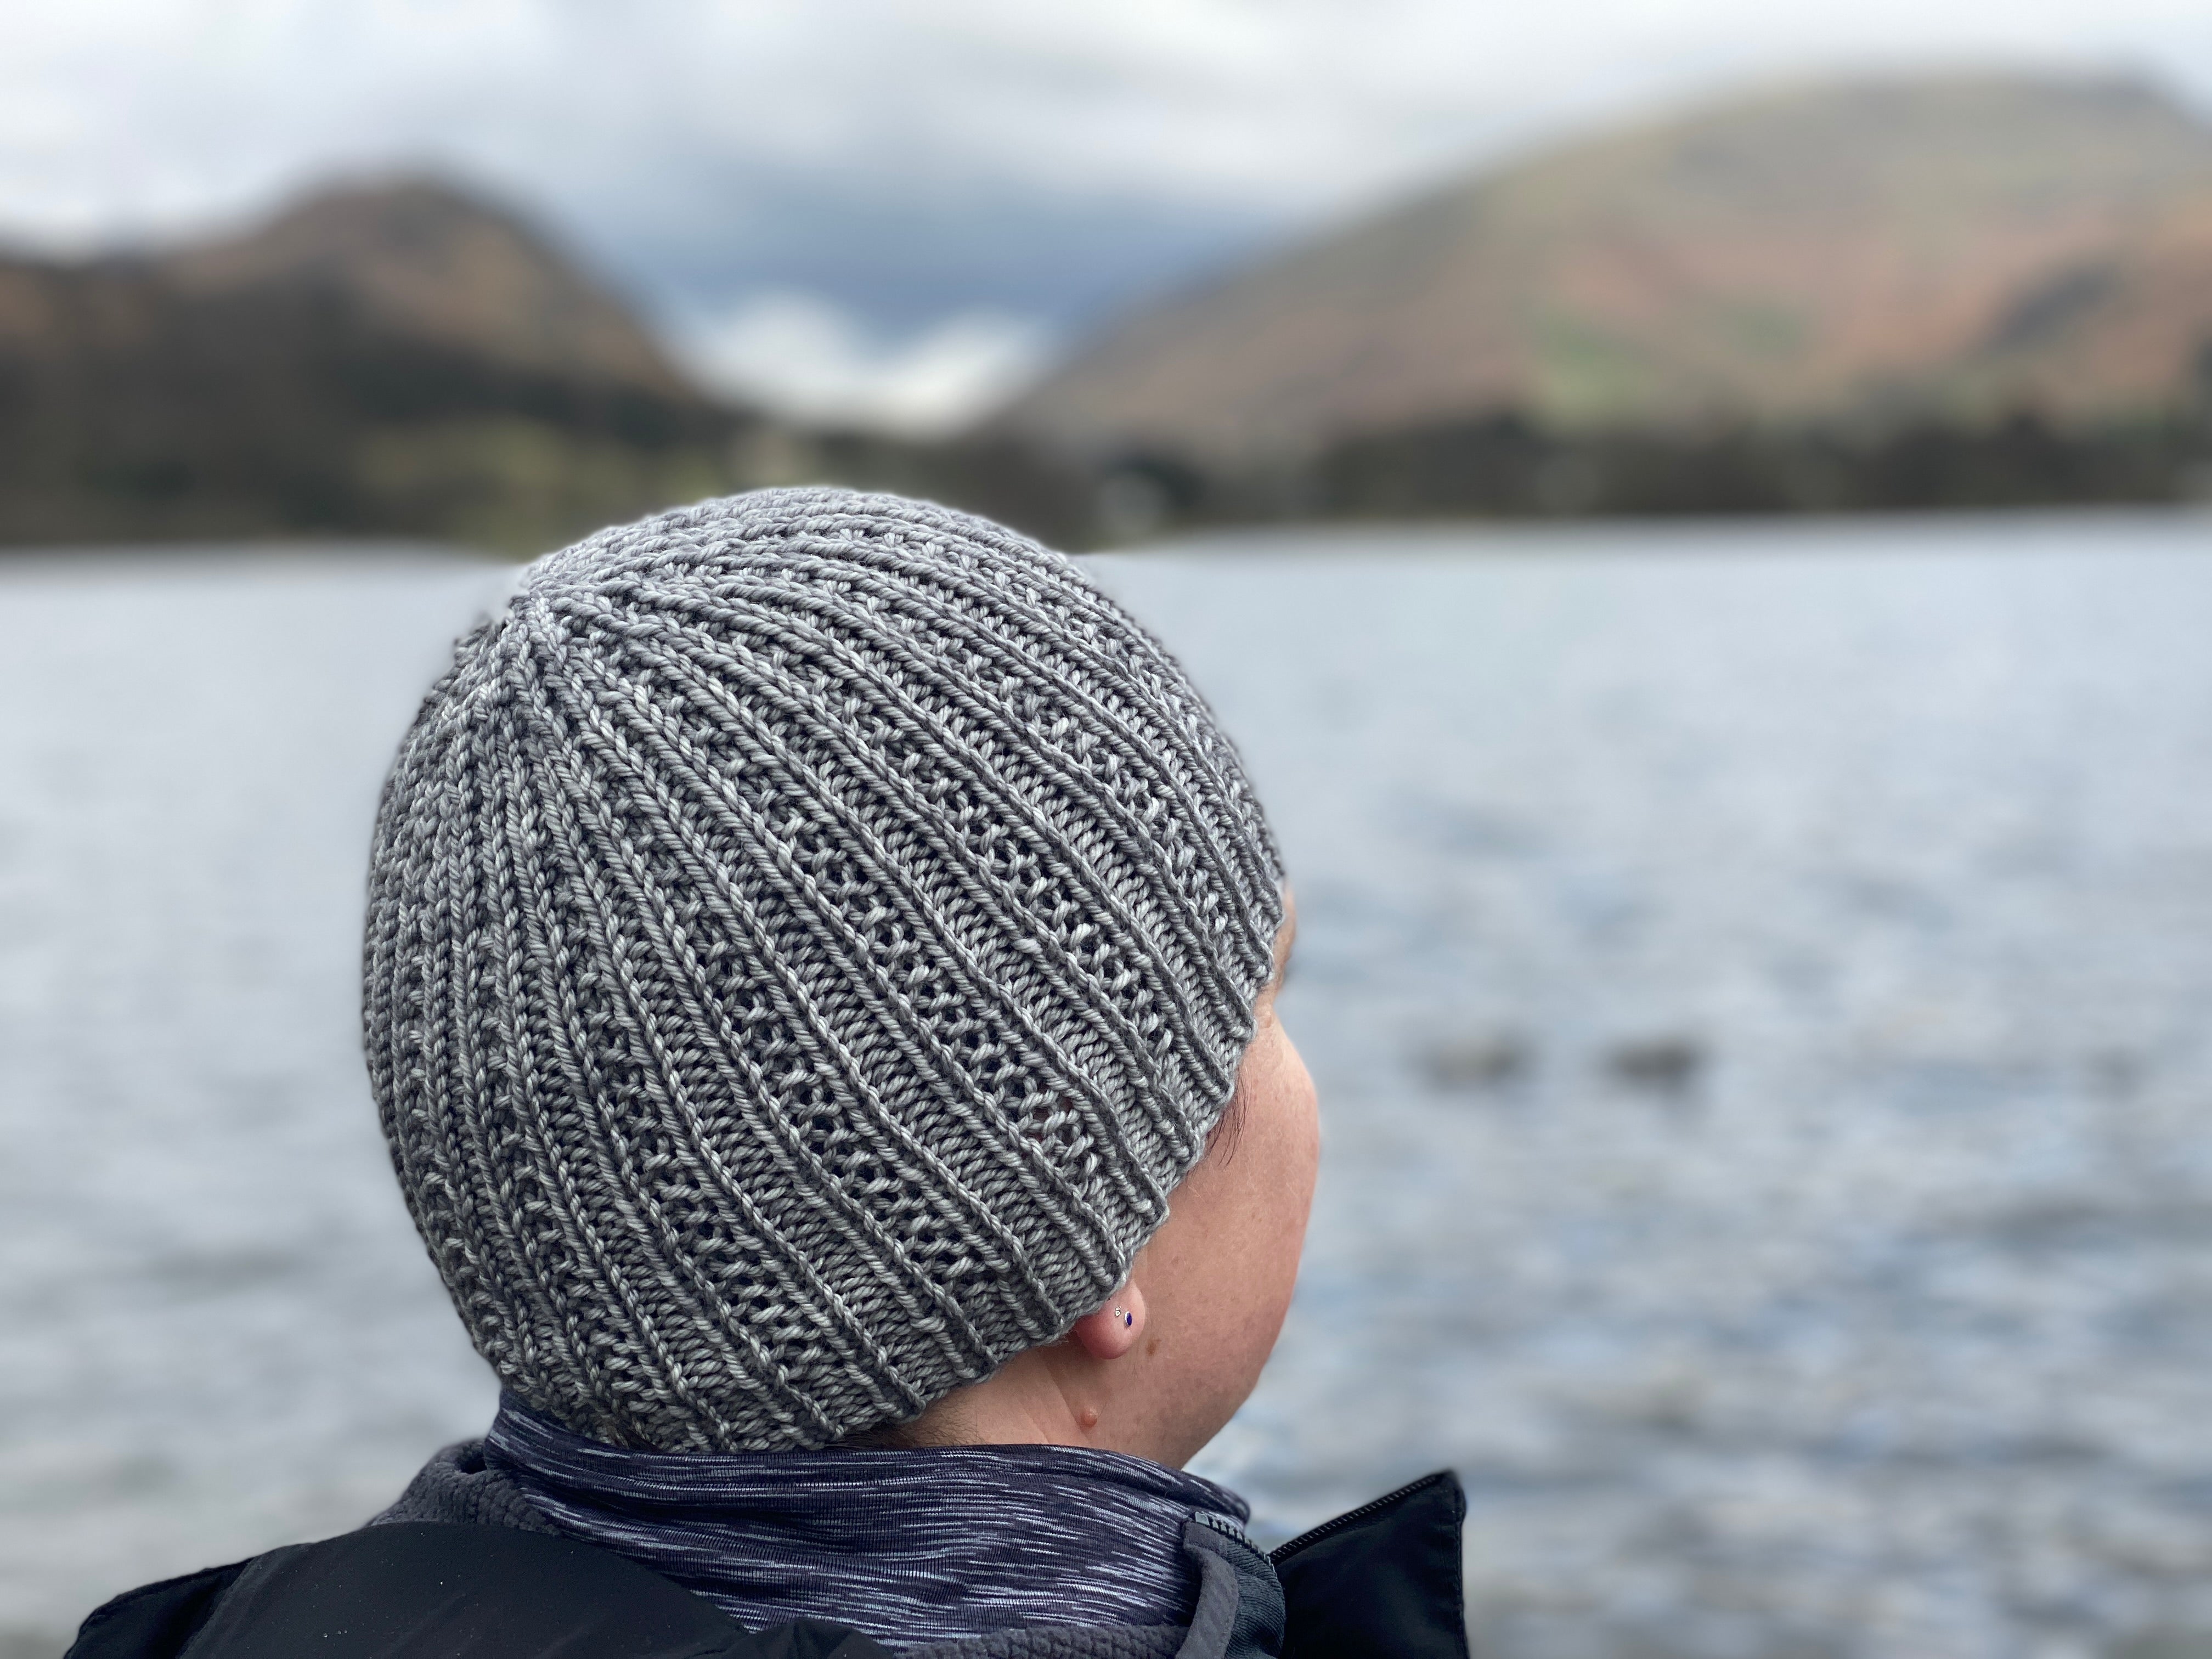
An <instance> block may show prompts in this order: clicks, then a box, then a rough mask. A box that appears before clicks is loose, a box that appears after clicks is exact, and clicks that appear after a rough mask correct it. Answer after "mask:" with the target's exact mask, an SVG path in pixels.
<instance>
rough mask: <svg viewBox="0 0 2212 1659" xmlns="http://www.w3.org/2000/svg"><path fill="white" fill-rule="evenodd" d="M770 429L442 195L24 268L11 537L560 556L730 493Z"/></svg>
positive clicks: (410, 182) (320, 200)
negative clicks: (389, 537) (334, 542)
mask: <svg viewBox="0 0 2212 1659" xmlns="http://www.w3.org/2000/svg"><path fill="white" fill-rule="evenodd" d="M749 423H750V417H748V416H744V414H742V413H741V412H738V411H733V410H729V409H726V408H725V407H722V406H721V405H719V404H715V403H714V402H713V401H712V400H710V399H709V398H707V397H706V396H705V395H703V394H702V392H699V391H697V390H696V388H694V387H693V386H691V385H690V383H688V382H687V381H686V380H684V378H683V377H682V376H681V375H679V374H678V373H677V372H676V370H675V369H674V368H671V366H670V364H669V362H668V361H667V359H666V358H665V356H663V355H662V353H661V351H660V349H659V347H658V346H657V345H656V344H655V343H654V342H653V339H652V337H651V336H650V335H648V334H647V332H646V331H645V330H644V329H643V328H642V327H641V325H639V324H638V323H637V321H636V320H635V319H634V318H633V317H632V316H631V315H630V313H629V312H628V311H627V310H626V309H625V308H624V307H623V305H622V304H621V302H620V301H617V299H616V298H615V297H614V296H613V295H611V294H610V293H608V292H607V291H606V290H605V289H602V288H601V287H600V286H599V284H598V283H595V282H594V281H593V280H592V278H591V277H589V276H587V275H586V274H585V273H583V272H582V271H581V270H579V269H578V267H577V266H576V265H575V264H574V263H573V262H571V261H570V260H569V259H568V258H567V257H566V256H565V255H564V254H562V252H560V251H559V250H558V249H557V248H556V246H554V245H553V243H552V242H551V241H550V240H549V239H548V238H546V237H545V236H544V235H543V234H540V233H539V232H538V231H537V230H535V229H534V228H532V227H531V226H530V225H529V224H528V223H527V222H526V221H524V220H523V219H521V218H520V217H519V216H516V215H514V214H513V213H512V212H511V211H509V210H506V209H504V208H502V207H500V206H497V205H495V204H492V203H490V202H488V201H486V200H484V199H483V198H482V197H477V196H476V195H474V194H473V193H471V192H469V191H464V190H461V189H459V188H457V187H455V186H453V185H449V184H446V183H443V182H440V181H435V180H427V179H398V180H393V181H390V182H386V183H383V184H377V185H347V186H344V187H341V188H337V189H333V190H330V191H323V192H320V193H318V194H316V195H313V196H311V197H307V198H306V199H304V200H302V201H300V202H298V203H296V204H293V205H292V206H290V207H289V208H288V209H286V210H283V211H282V212H280V213H279V214H277V215H276V216H275V217H274V218H272V219H271V220H270V221H269V222H267V223H265V224H264V225H261V226H259V227H258V228H253V229H251V230H249V231H246V232H244V233H242V234H236V235H233V236H228V237H226V238H223V239H222V240H216V241H210V242H204V243H200V244H197V245H194V246H185V247H181V248H177V249H173V250H170V251H167V252H155V253H147V254H137V255H125V256H111V257H108V258H99V259H94V260H90V261H85V262H80V263H64V262H58V261H52V260H41V259H35V258H21V257H15V258H0V540H4V541H14V542H19V543H20V542H25V541H40V540H52V541H74V540H83V539H101V538H118V537H121V538H173V537H179V536H182V537H207V536H233V535H250V534H258V533H267V532H286V531H317V530H347V531H357V530H374V531H398V532H419V533H424V534H434V535H446V536H459V537H464V538H475V539H489V540H495V541H502V542H507V543H509V544H517V545H523V546H530V545H543V544H547V543H548V542H549V541H550V540H554V539H558V538H563V537H565V536H566V535H568V534H572V533H574V531H575V530H576V529H578V528H590V527H592V526H593V525H596V524H599V523H603V522H605V521H606V520H608V519H610V518H613V517H617V516H622V515H624V514H627V513H635V512H640V511H643V510H645V509H647V508H648V507H656V506H660V505H665V503H666V502H668V501H671V500H680V499H684V498H685V496H686V495H703V494H707V493H709V492H710V491H711V490H712V489H715V488H717V487H720V485H721V484H722V483H723V480H724V477H725V474H726V470H727V468H726V458H727V452H728V449H729V446H730V443H731V441H732V437H733V435H736V434H738V433H739V432H740V431H742V430H743V429H744V428H746V427H747V426H748V425H749Z"/></svg>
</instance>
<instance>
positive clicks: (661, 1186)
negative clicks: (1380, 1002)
mask: <svg viewBox="0 0 2212 1659" xmlns="http://www.w3.org/2000/svg"><path fill="white" fill-rule="evenodd" d="M1279 882H1280V868H1279V860H1278V859H1277V857H1276V854H1275V851H1274V848H1273V843H1272V842H1271V841H1270V839H1269V837H1268V835H1267V829H1266V826H1265V823H1264V822H1263V820H1262V819H1261V813H1260V810H1259V807H1258V805H1257V804H1256V802H1255V799H1254V798H1253V795H1252V793H1251V790H1250V788H1249V786H1248V784H1247V782H1246V781H1245V778H1244V775H1243V771H1242V770H1241V769H1240V767H1239V765H1238V763H1237V757H1236V755H1235V753H1234V751H1233V750H1231V747H1230V745H1229V744H1228V743H1227V741H1226V740H1225V738H1223V737H1222V735H1221V734H1220V733H1219V732H1218V731H1217V730H1216V728H1215V726H1214V724H1213V721H1212V717H1211V716H1210V714H1208V712H1207V710H1206V706H1205V704H1204V702H1202V701H1201V699H1200V697H1199V696H1198V694H1197V693H1196V692H1195V691H1194V690H1193V689H1192V687H1191V685H1190V684H1189V683H1188V680H1187V679H1186V678H1184V676H1183V674H1182V671H1181V670H1180V669H1179V668H1178V667H1177V666H1176V663H1175V662H1174V661H1173V660H1172V659H1170V657H1169V656H1168V654H1167V653H1166V652H1165V651H1164V650H1163V649H1162V647H1160V646H1159V645H1158V643H1157V642H1156V641H1153V640H1152V637H1151V636H1150V635H1147V634H1146V632H1145V631H1144V630H1143V629H1141V628H1139V627H1138V626H1137V625H1136V624H1135V623H1133V622H1132V621H1131V620H1130V619H1129V618H1128V617H1127V616H1126V615H1124V614H1123V613H1122V612H1121V611H1120V610H1119V609H1117V608H1116V607H1115V605H1113V604H1112V603H1111V602H1110V601H1109V600H1108V599H1105V598H1103V596H1102V595H1101V594H1099V593H1098V592H1097V591H1096V590H1095V589H1094V588H1092V587H1091V586H1090V585H1089V584H1088V583H1087V582H1086V581H1085V580H1084V579H1083V578H1082V577H1081V576H1079V574H1077V573H1076V571H1075V569H1074V568H1073V565H1072V564H1071V563H1070V562H1068V561H1067V560H1066V559H1065V558H1062V557H1061V556H1059V555H1057V554H1054V553H1049V552H1047V551H1046V550H1043V549H1042V548H1040V547H1038V546H1036V545H1035V544H1032V543H1030V542H1029V541H1026V540H1024V539H1023V538H1020V537H1018V536H1016V535H1013V534H1012V533H1011V532H1007V531H1005V530H1002V529H1000V528H999V527H998V526H994V525H991V524H988V523H986V522H984V521H982V520H977V519H974V518H970V517H968V516H966V515H964V514H962V513H953V512H950V511H947V510H945V509H944V508H941V507H931V506H927V505H923V504H920V503H916V502H913V501H902V500H900V499H897V498H896V497H890V496H883V495H853V494H848V493H846V492H842V491H835V490H819V489H808V490H766V491H761V492H757V493H756V494H753V495H739V496H735V497H732V498H731V499H728V500H726V501H709V502H707V503H705V504H703V505H702V506H699V507H690V508H686V509H684V510H682V511H679V512H674V513H665V514H664V515H662V516H660V517H659V518H655V519H651V520H646V521H644V522H642V523H640V524H636V525H632V526H625V527H622V528H618V529H614V530H609V531H605V532H601V533H600V534H599V535H597V536H594V537H592V538H590V539H589V540H586V541H585V542H582V543H580V544H578V545H576V546H574V547H572V548H569V549H568V550H565V551H563V552H560V553H556V554H553V555H550V556H547V557H545V558H544V559H541V560H540V561H538V563H536V564H535V565H533V566H532V567H531V568H530V569H529V570H528V571H527V572H526V574H525V576H524V579H523V580H522V582H521V585H520V588H519V590H518V591H517V592H516V593H515V594H514V596H513V598H512V599H510V600H509V601H508V602H507V605H506V606H505V607H504V609H503V610H502V611H501V612H500V613H499V614H497V615H495V617H492V618H491V619H490V620H489V621H488V622H486V623H483V625H481V626H480V627H478V628H477V629H476V630H475V631H474V632H473V633H471V634H470V635H468V636H466V637H465V639H463V640H462V641H460V643H459V646H458V647H456V652H455V657H454V661H453V667H452V668H451V669H450V670H449V671H447V674H446V675H445V677H444V678H442V679H441V680H440V681H439V682H438V684H436V685H435V687H434V688H433V689H432V690H431V692H430V695H429V696H428V699H427V700H426V701H425V702H424V703H423V705H422V710H421V712H420V714H418V715H417V716H416V720H415V723H414V726H412V728H411V729H410V732H409V733H408V735H407V737H406V738H405V740H404V743H403V744H402V746H401V749H400V752H399V756H398V760H397V761H396V762H395V763H394V765H393V768H392V775H391V778H390V780H389V781H388V782H387V783H386V787H385V792H384V797H383V801H382V805H381V806H380V811H379V813H378V818H377V825H376V835H375V842H374V853H373V855H372V862H371V869H370V883H369V886H370V892H369V908H368V939H367V950H366V971H365V980H366V994H365V1000H364V1002H365V1025H366V1033H367V1048H368V1060H369V1072H370V1078H371V1082H372V1085H373V1087H374V1093H375V1096H376V1101H377V1106H378V1110H379V1113H380V1117H381V1120H382V1122H383V1127H384V1132H385V1135H386V1140H387V1141H388V1143H389V1145H390V1147H391V1151H392V1162H393V1164H394V1167H395V1168H396V1170H398V1176H399V1181H400V1185H401V1188H402V1189H403V1190H404V1194H405V1195H406V1199H407V1203H408V1206H409V1208H410V1212H412V1214H413V1216H414V1218H415V1222H416V1227H417V1228H418V1229H419V1230H420V1231H421V1233H422V1238H423V1241H424V1243H426V1245H427V1246H428V1249H429V1252H430V1255H431V1256H432V1258H433V1259H434V1260H435V1262H436V1263H437V1266H438V1270H439V1272H440V1273H441V1275H442V1276H443V1278H444V1279H445V1282H446V1286H447V1290H448V1291H449V1292H450V1293H451V1295H452V1297H453V1303H454V1305H455V1307H456V1308H457V1309H459V1312H460V1315H461V1317H462V1320H463V1321H464V1322H465V1324H466V1325H467V1327H468V1329H469V1334H470V1336H471V1340H473V1341H474V1342H475V1344H476V1346H477V1352H480V1353H481V1354H483V1357H484V1358H485V1359H486V1360H487V1361H488V1362H489V1364H490V1365H491V1366H492V1369H493V1370H495V1371H496V1372H497V1373H498V1375H499V1377H500V1379H501V1383H504V1384H505V1386H506V1387H507V1389H510V1390H511V1391H512V1392H513V1393H514V1394H515V1395H519V1396H520V1398H521V1399H522V1400H523V1401H525V1402H526V1403H527V1404H528V1405H530V1406H531V1407H534V1408H535V1409H537V1410H538V1411H539V1412H541V1413H544V1414H546V1415H548V1416H550V1417H552V1418H554V1419H556V1420H558V1421H560V1422H562V1423H564V1424H566V1425H568V1426H569V1427H571V1428H573V1429H574V1430H576V1431H579V1432H581V1433H584V1434H587V1435H591V1436H593V1437H597V1438H599V1439H602V1440H605V1441H609V1442H611V1443H616V1444H618V1445H629V1446H635V1447H651V1448H658V1449H665V1450H725V1451H738V1450H769V1449H780V1448H792V1447H805V1446H816V1445H821V1444H824V1443H829V1442H830V1441H833V1440H836V1439H838V1438H841V1437H844V1436H846V1435H848V1434H851V1433H854V1432H856V1431H860V1430H863V1429H866V1428H869V1427H872V1426H875V1425H881V1424H884V1423H887V1422H891V1421H896V1420H899V1419H904V1418H907V1417H909V1416H911V1415H913V1414H914V1413H916V1412H917V1411H919V1410H920V1409H921V1407H924V1406H926V1405H927V1404H928V1403H929V1402H930V1401H933V1400H934V1399H936V1398H938V1397H939V1396H940V1395H943V1394H945V1393H946V1392H947V1391H949V1390H950V1389H953V1388H955V1387H957V1386H958V1385H959V1384H961V1383H966V1382H969V1381H973V1380H975V1379H976V1378H979V1377H981V1376H985V1375H987V1373H988V1372H989V1371H991V1370H993V1369H994V1367H995V1366H996V1365H997V1364H999V1363H1000V1362H1001V1361H1002V1360H1004V1359H1005V1358H1007V1357H1008V1356H1010V1355H1012V1354H1013V1353H1015V1352H1019V1351H1020V1350H1022V1349H1024V1348H1028V1347H1031V1346H1036V1345H1037V1344H1039V1343H1043V1342H1048V1341H1051V1340H1054V1339H1056V1338H1058V1337H1059V1336H1060V1335H1062V1334H1065V1333H1066V1330H1067V1329H1068V1328H1069V1327H1070V1326H1071V1325H1073V1323H1074V1322H1075V1321H1076V1320H1077V1319H1079V1318H1080V1317H1081V1316H1083V1315H1085V1313H1088V1312H1090V1311H1091V1310H1093V1309H1094V1308H1097V1306H1099V1305H1100V1304H1102V1303H1103V1301H1104V1300H1105V1299H1106V1297H1109V1295H1110V1294H1111V1293H1112V1291H1114V1289H1115V1286H1117V1285H1119V1284H1121V1281H1122V1279H1124V1277H1125V1276H1126V1275H1127V1272H1128V1269H1129V1267H1130V1263H1131V1261H1132V1259H1133V1256H1134V1255H1135V1254H1136V1251H1137V1249H1138V1247H1139V1245H1140V1244H1141V1243H1143V1242H1144V1241H1145V1239H1146V1237H1149V1236H1150V1235H1151V1233H1152V1231H1153V1230H1154V1229H1155V1228H1157V1227H1158V1225H1159V1224H1160V1222H1161V1221H1162V1220H1163V1219H1164V1218H1165V1216H1166V1213H1167V1201H1168V1194H1169V1192H1170V1189H1171V1188H1173V1187H1174V1186H1175V1185H1176V1182H1179V1181H1181V1180H1182V1177H1183V1176H1185V1175H1186V1174H1187V1173H1188V1171H1189V1170H1190V1169H1191V1168H1192V1166H1193V1165H1194V1164H1195V1163H1196V1162H1197V1160H1198V1158H1199V1157H1200V1153H1201V1152H1203V1150H1204V1146H1205V1140H1206V1134H1207V1133H1208V1131H1209V1130H1210V1129H1211V1128H1212V1126H1213V1124H1214V1122H1215V1121H1216V1120H1217V1119H1218V1116H1219V1115H1220V1113H1221V1111H1222V1109H1223V1108H1224V1106H1225V1104H1226V1103H1227V1101H1228V1099H1229V1097H1230V1095H1231V1090H1232V1088H1233V1086H1234V1083H1235V1075H1236V1071H1237V1063H1238V1060H1239V1059H1240V1057H1241V1055H1242V1054H1243V1049H1244V1048H1245V1046H1246V1044H1247V1043H1248V1042H1249V1041H1250V1039H1251V1037H1252V1035H1253V1006H1254V1003H1255V999H1256V997H1257V995H1258V993H1259V992H1260V990H1261V987H1262V986H1263V985H1264V983H1265V981H1266V980H1267V975H1268V971H1269V963H1270V956H1271V951H1272V946H1273V939H1274V934H1275V930H1276V928H1277V927H1278V926H1279V923H1280V921H1281V920H1282V914H1283V905H1282V898H1281V891H1280V886H1279Z"/></svg>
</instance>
